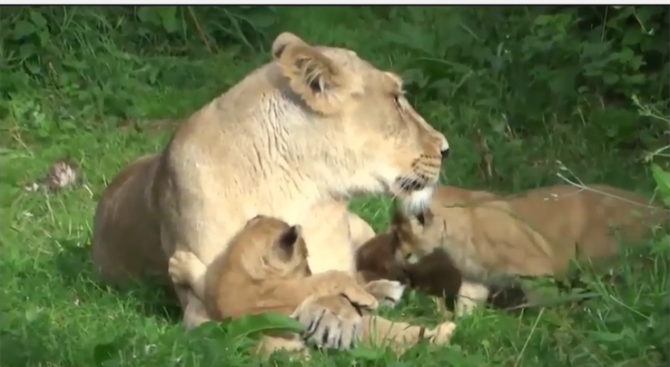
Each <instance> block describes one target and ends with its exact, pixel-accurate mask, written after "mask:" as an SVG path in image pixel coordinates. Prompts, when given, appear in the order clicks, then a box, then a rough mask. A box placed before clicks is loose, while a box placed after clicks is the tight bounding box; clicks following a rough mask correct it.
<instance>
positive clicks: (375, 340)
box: [292, 296, 456, 352]
mask: <svg viewBox="0 0 670 367" xmlns="http://www.w3.org/2000/svg"><path fill="white" fill-rule="evenodd" d="M358 301H359V300H357V299H355V298H353V297H352V298H348V297H344V296H326V297H320V298H318V297H309V298H308V299H306V300H305V301H304V302H303V303H302V304H301V305H300V306H299V307H298V309H296V311H295V312H294V314H293V315H292V316H293V317H295V318H297V319H298V320H299V321H301V322H302V323H303V324H304V323H305V322H304V320H303V319H301V317H302V316H304V317H306V318H308V319H312V320H313V319H316V320H318V321H317V322H313V323H310V324H309V325H308V326H307V328H306V330H305V332H304V333H303V334H302V337H303V339H305V340H306V341H307V340H311V341H313V342H315V343H316V344H317V345H319V346H320V347H322V348H335V349H341V350H342V349H349V348H352V347H354V346H355V345H356V344H357V343H359V342H361V343H363V344H365V345H369V346H377V347H383V346H390V347H391V348H393V349H394V350H396V351H397V352H402V351H404V350H405V349H406V348H408V347H411V346H412V345H414V344H416V343H418V342H420V341H422V340H429V341H430V342H431V343H432V344H435V345H441V344H446V343H448V342H449V341H450V340H451V337H452V335H453V333H454V330H455V329H456V324H454V323H453V322H451V321H448V322H444V323H442V324H440V325H438V326H437V327H435V328H433V329H426V328H424V327H420V326H416V325H412V324H409V323H406V322H394V321H390V320H387V319H385V318H383V317H379V316H373V315H371V314H370V313H371V310H369V309H367V310H366V309H362V308H361V307H360V306H361V305H360V304H359V303H358Z"/></svg>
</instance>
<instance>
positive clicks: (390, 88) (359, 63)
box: [272, 33, 449, 212]
mask: <svg viewBox="0 0 670 367" xmlns="http://www.w3.org/2000/svg"><path fill="white" fill-rule="evenodd" d="M272 53H273V56H274V58H275V60H276V62H277V64H278V65H279V68H280V69H281V73H282V74H283V76H284V77H285V78H286V79H287V81H288V86H289V88H290V89H291V91H292V92H294V93H295V94H297V96H298V97H299V99H300V103H303V104H304V105H306V107H308V108H310V109H311V110H312V111H313V112H314V113H313V114H312V116H316V117H313V119H314V120H315V121H314V124H310V128H312V129H313V130H314V132H313V134H312V135H311V136H315V137H317V136H323V137H324V138H323V140H322V141H314V142H313V144H314V145H315V147H313V148H312V151H314V149H316V148H317V146H318V145H319V144H321V145H324V146H325V147H324V148H327V149H328V151H325V150H324V151H322V152H321V153H319V155H318V156H319V157H322V158H323V157H326V156H327V157H328V160H329V164H331V165H332V166H333V167H331V168H333V169H336V170H339V172H340V174H341V175H342V178H340V181H342V180H347V181H351V180H353V181H355V182H353V183H348V184H347V185H349V186H353V187H355V188H359V189H361V190H365V191H373V192H389V191H390V193H391V194H393V195H395V196H396V197H399V198H401V199H402V200H403V204H404V205H405V207H407V208H409V209H411V211H413V212H417V211H418V210H419V209H421V208H423V207H425V205H426V204H427V203H428V201H429V200H430V197H431V196H432V193H433V190H434V187H435V185H436V184H437V180H438V178H439V174H440V169H441V167H442V160H443V159H445V158H446V157H447V156H448V154H449V144H448V142H447V139H446V138H445V136H444V134H442V133H441V132H439V131H437V130H435V129H434V128H433V127H432V126H431V125H430V124H428V122H426V120H425V119H424V118H423V117H422V116H421V115H419V114H418V113H417V112H416V111H415V110H414V108H413V107H412V105H411V104H410V103H409V101H408V100H407V98H405V95H404V90H403V83H402V79H401V78H400V77H399V76H398V75H397V74H394V73H392V72H388V71H382V70H379V69H377V68H375V67H374V66H372V65H371V64H370V63H368V62H367V61H365V60H363V59H361V58H359V57H358V55H357V54H356V53H355V52H353V51H351V50H347V49H343V48H336V47H321V46H311V45H308V44H307V43H305V41H303V40H301V39H300V38H298V37H297V36H296V35H294V34H291V33H282V34H280V35H279V36H278V37H277V38H276V40H275V41H274V43H273V46H272ZM317 140H318V139H317ZM314 154H315V156H316V153H314ZM333 179H335V178H334V177H333Z"/></svg>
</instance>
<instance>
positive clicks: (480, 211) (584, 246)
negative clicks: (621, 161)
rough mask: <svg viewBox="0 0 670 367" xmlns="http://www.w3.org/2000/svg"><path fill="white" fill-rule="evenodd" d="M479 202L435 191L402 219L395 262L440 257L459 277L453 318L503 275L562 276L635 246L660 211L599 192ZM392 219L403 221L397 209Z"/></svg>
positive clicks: (549, 191) (611, 190)
mask: <svg viewBox="0 0 670 367" xmlns="http://www.w3.org/2000/svg"><path fill="white" fill-rule="evenodd" d="M491 195H492V196H489V197H487V196H486V195H480V194H478V198H473V197H472V191H470V190H465V189H460V188H456V187H447V186H444V187H439V188H438V189H437V191H436V193H435V197H434V199H433V201H432V203H431V204H430V206H429V207H428V208H427V209H425V210H424V211H423V213H420V214H419V215H411V216H405V224H404V225H402V226H399V228H400V235H399V237H400V239H401V246H400V247H399V251H398V253H397V254H398V259H399V260H406V261H407V262H409V263H416V262H417V260H418V259H419V258H421V257H423V256H426V255H428V254H430V253H432V252H433V251H435V250H442V251H445V252H446V254H448V256H449V257H450V258H451V259H452V261H453V264H454V265H455V266H456V267H457V268H458V269H459V270H460V272H461V273H462V275H463V278H464V279H463V282H462V284H461V286H460V289H459V292H458V293H459V297H458V301H457V304H456V314H457V315H464V314H468V313H470V312H471V311H472V310H473V309H474V308H475V307H476V306H477V305H478V304H480V303H481V302H482V301H483V300H485V299H486V298H487V296H488V295H489V293H490V286H491V285H493V284H497V283H500V282H503V284H504V282H505V281H507V280H509V277H510V276H515V275H521V276H542V275H552V276H557V275H563V274H564V273H565V271H566V270H568V266H569V263H570V261H571V260H572V259H576V260H596V259H604V258H608V257H610V256H612V255H615V254H617V251H618V241H617V237H616V236H615V235H614V234H613V233H612V232H611V226H613V227H617V228H618V230H619V234H620V235H621V236H622V238H623V239H625V240H627V241H628V242H639V240H641V239H642V238H643V237H644V236H645V234H647V233H648V232H649V229H650V226H652V225H656V224H665V223H666V222H667V220H668V211H667V210H665V209H662V208H659V207H654V206H649V205H648V201H649V200H648V199H647V198H645V197H643V196H641V195H637V194H634V193H632V192H628V191H626V190H622V189H618V188H615V187H611V186H607V185H593V186H590V188H589V189H580V188H577V187H575V186H571V185H557V186H552V187H544V188H539V189H534V190H529V191H527V192H525V193H522V194H520V195H512V196H509V197H496V196H495V195H493V194H491ZM396 215H401V216H404V210H403V209H402V208H396Z"/></svg>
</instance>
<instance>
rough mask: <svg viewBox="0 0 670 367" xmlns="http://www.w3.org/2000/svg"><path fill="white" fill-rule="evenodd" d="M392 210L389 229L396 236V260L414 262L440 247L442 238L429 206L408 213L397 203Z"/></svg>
mask: <svg viewBox="0 0 670 367" xmlns="http://www.w3.org/2000/svg"><path fill="white" fill-rule="evenodd" d="M392 210H393V213H392V219H391V231H392V232H393V233H394V234H395V236H396V237H397V238H398V244H397V245H396V247H395V248H396V252H395V258H396V261H398V262H400V263H408V264H416V263H417V262H419V260H421V259H422V258H424V257H426V256H428V255H430V254H431V253H433V252H434V251H435V250H437V249H438V248H440V242H441V240H442V238H441V236H440V231H439V228H437V223H436V221H435V215H434V214H433V212H432V210H431V209H430V208H427V207H426V208H424V209H423V210H421V211H420V212H419V213H418V214H415V215H408V214H407V213H406V212H405V210H404V209H403V208H401V207H399V206H398V205H397V204H394V206H393V209H392Z"/></svg>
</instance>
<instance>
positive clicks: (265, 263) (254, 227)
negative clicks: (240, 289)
mask: <svg viewBox="0 0 670 367" xmlns="http://www.w3.org/2000/svg"><path fill="white" fill-rule="evenodd" d="M234 242H235V243H236V244H239V246H242V248H241V249H242V250H243V253H244V254H245V255H246V254H248V256H243V258H244V260H243V261H244V267H245V270H246V271H247V272H248V273H249V274H251V275H252V276H253V278H255V279H267V278H288V277H296V276H300V277H302V276H308V275H310V274H311V272H310V269H309V266H308V264H307V256H308V253H307V245H306V243H305V240H304V239H303V237H302V228H301V227H300V226H299V225H293V226H291V225H289V224H288V223H286V222H284V221H282V220H280V219H277V218H274V217H269V216H265V215H257V216H255V217H253V218H251V219H250V220H249V221H248V222H247V223H246V225H245V226H244V228H242V230H241V231H240V232H239V233H238V235H237V236H236V238H235V240H234ZM259 254H260V256H259Z"/></svg>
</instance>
